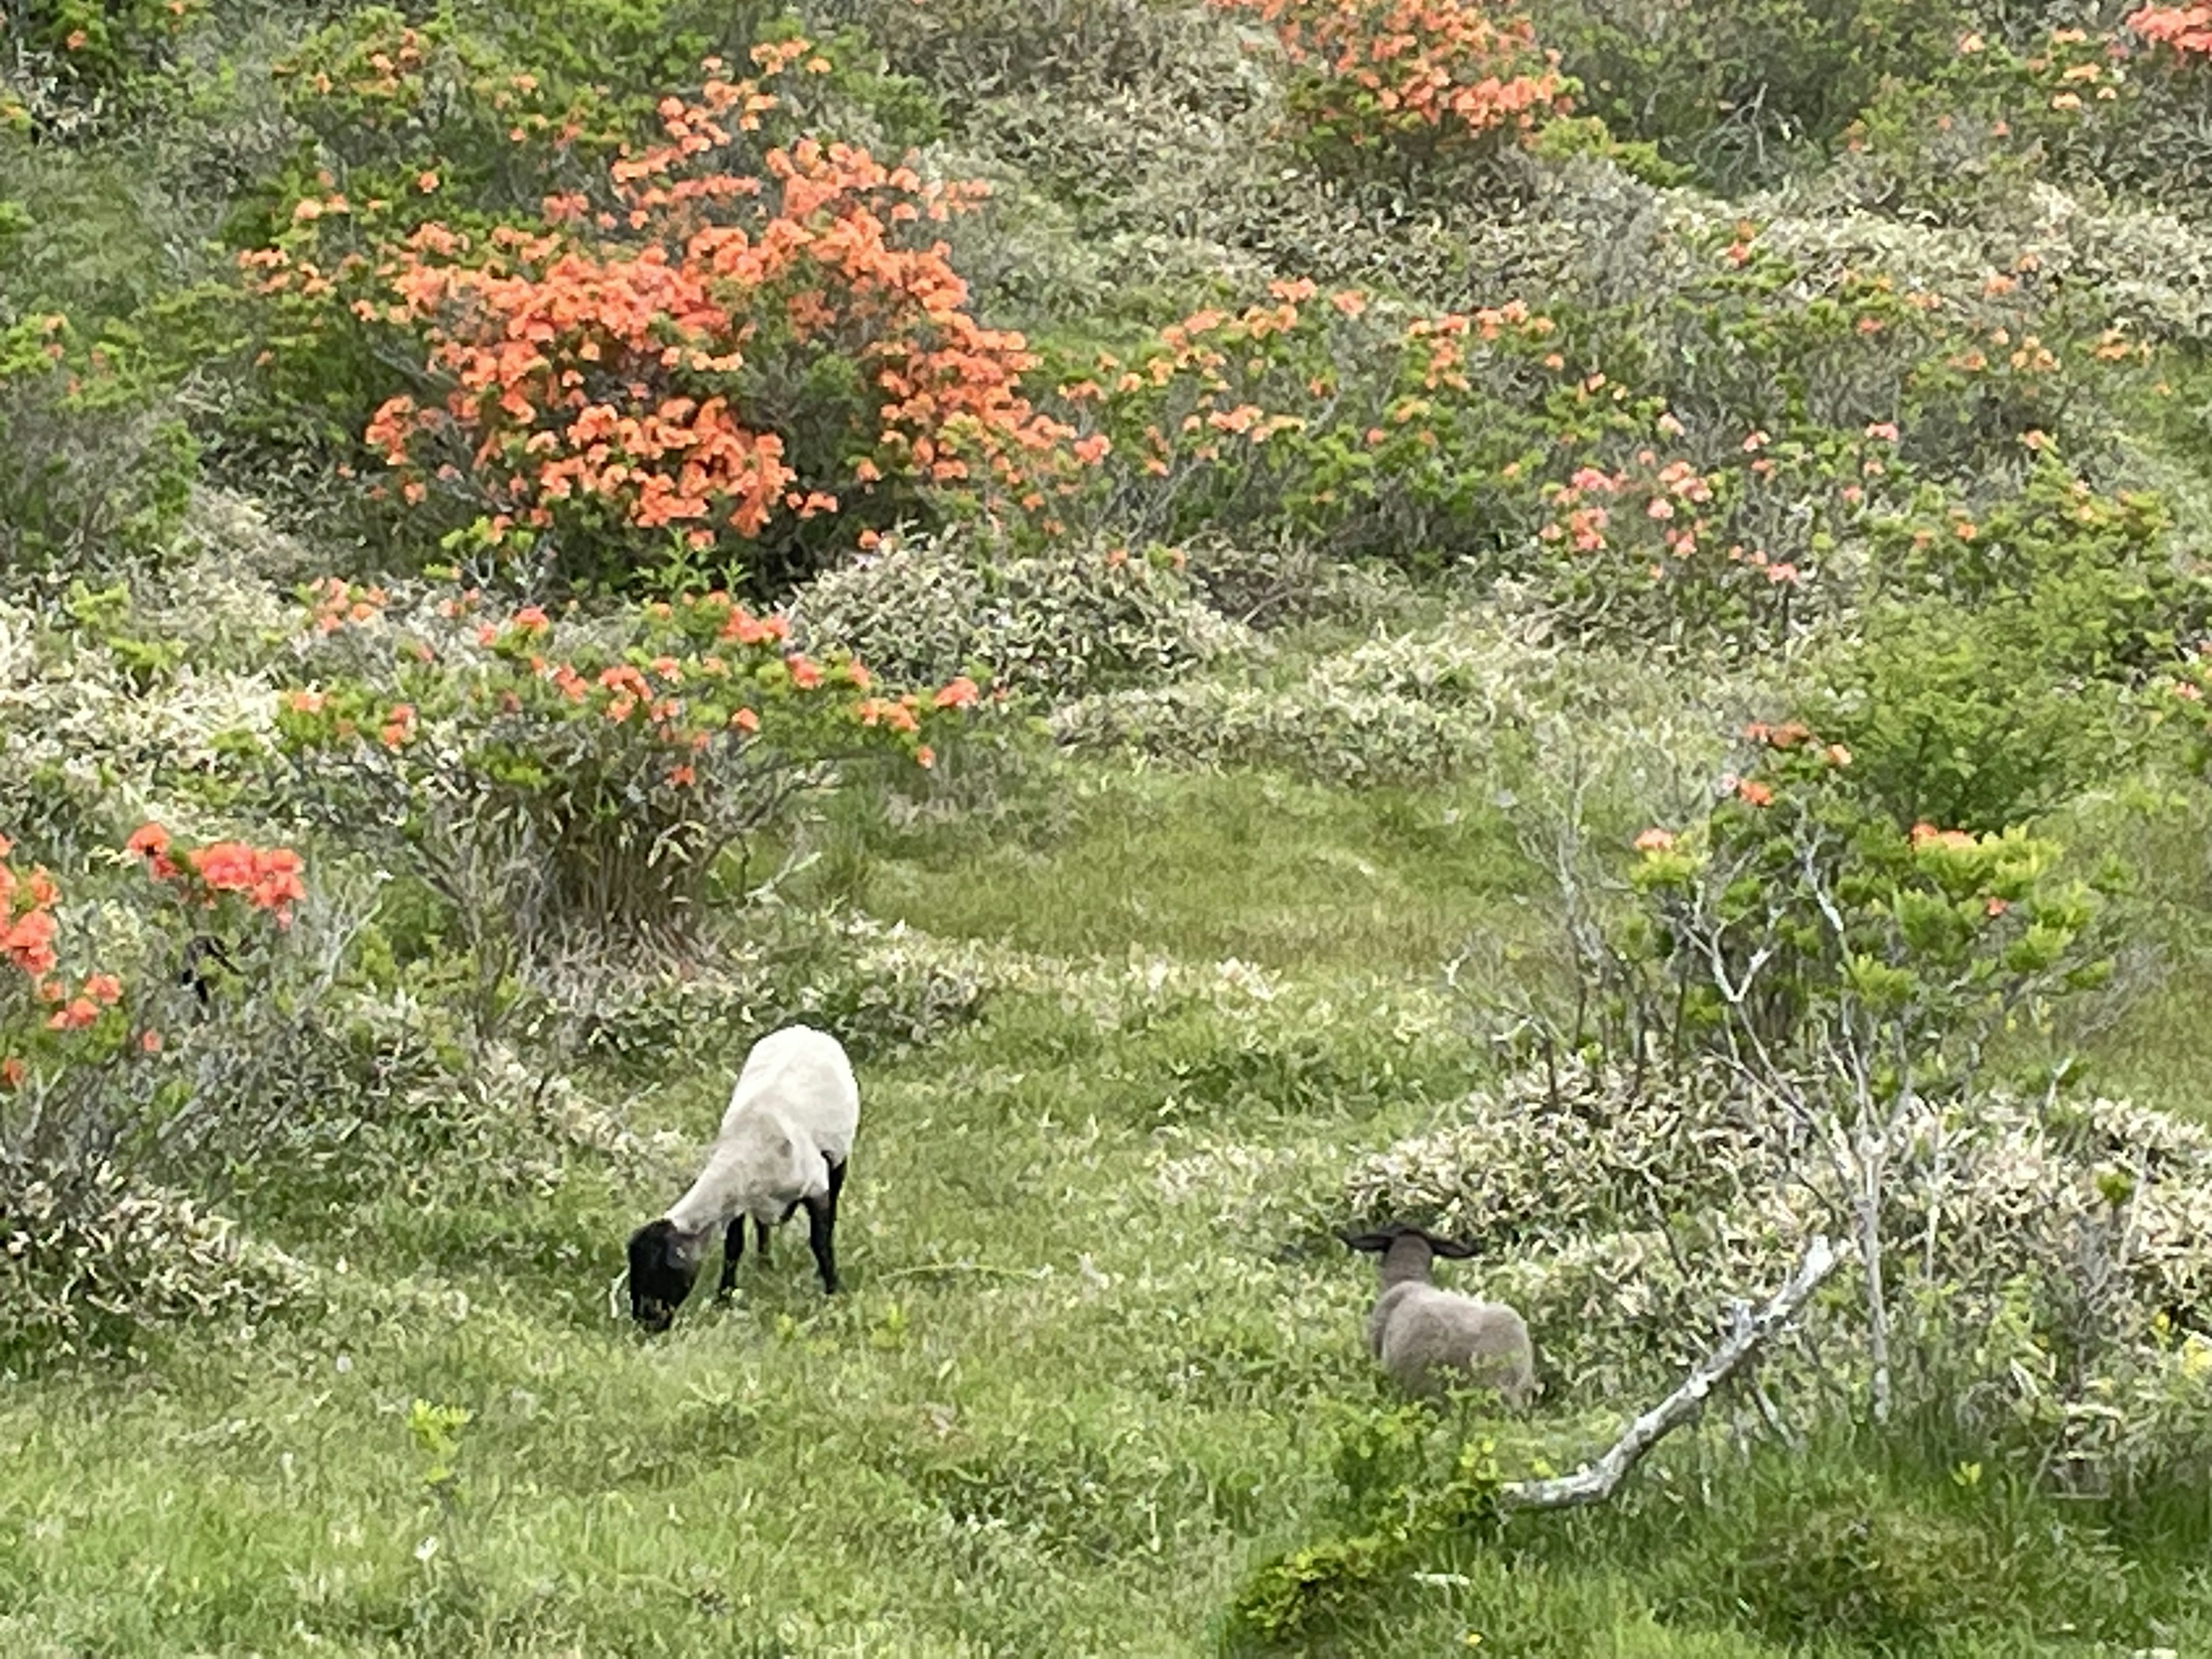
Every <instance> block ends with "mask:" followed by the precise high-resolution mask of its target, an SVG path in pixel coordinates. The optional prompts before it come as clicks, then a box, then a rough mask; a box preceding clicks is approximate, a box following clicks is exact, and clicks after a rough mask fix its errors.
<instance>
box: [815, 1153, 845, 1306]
mask: <svg viewBox="0 0 2212 1659" xmlns="http://www.w3.org/2000/svg"><path fill="white" fill-rule="evenodd" d="M844 1184H845V1166H844V1165H843V1164H831V1165H830V1166H829V1192H828V1194H826V1195H824V1196H823V1197H821V1198H810V1199H808V1200H806V1243H807V1246H808V1248H809V1249H811V1250H812V1251H813V1252H814V1265H815V1266H816V1267H818V1268H819V1269H820V1270H821V1273H822V1293H823V1295H824V1296H835V1295H836V1293H837V1252H836V1247H835V1244H834V1243H833V1239H832V1235H833V1234H834V1233H835V1232H836V1228H837V1189H838V1188H841V1187H842V1186H843V1185H844Z"/></svg>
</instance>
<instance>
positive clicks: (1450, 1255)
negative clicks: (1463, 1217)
mask: <svg viewBox="0 0 2212 1659" xmlns="http://www.w3.org/2000/svg"><path fill="white" fill-rule="evenodd" d="M1421 1237H1423V1238H1425V1239H1427V1240H1428V1241H1429V1249H1430V1250H1431V1253H1433V1254H1434V1255H1440V1256H1443V1258H1444V1259H1445V1260H1446V1261H1466V1260H1467V1259H1468V1257H1469V1256H1471V1255H1474V1245H1472V1244H1470V1243H1468V1242H1467V1241H1466V1240H1464V1239H1460V1238H1438V1237H1437V1236H1436V1235H1435V1234H1434V1233H1426V1232H1425V1233H1423V1234H1422V1235H1421Z"/></svg>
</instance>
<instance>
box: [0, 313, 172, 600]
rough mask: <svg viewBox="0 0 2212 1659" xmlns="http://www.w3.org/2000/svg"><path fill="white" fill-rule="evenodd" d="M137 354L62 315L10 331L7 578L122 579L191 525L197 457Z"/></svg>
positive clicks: (26, 321)
mask: <svg viewBox="0 0 2212 1659" xmlns="http://www.w3.org/2000/svg"><path fill="white" fill-rule="evenodd" d="M4 314H5V313H0V315H4ZM138 355H139V354H138V353H137V352H136V351H134V350H133V349H132V346H131V342H130V341H128V340H127V339H103V340H102V341H100V342H99V343H90V344H88V343H84V342H83V341H82V340H80V339H79V338H78V337H76V335H75V333H74V332H73V331H72V330H71V329H70V325H69V321H68V319H66V318H64V317H63V316H61V315H60V314H58V313H48V314H46V315H42V316H35V317H26V318H22V319H16V320H14V321H11V322H9V323H7V324H6V325H4V326H0V569H4V570H9V571H37V570H70V571H77V572H89V571H94V570H99V569H102V568H109V569H112V568H115V567H116V566H118V565H119V564H121V563H124V562H128V561H130V560H131V559H134V558H137V557H140V556H145V555H148V554H150V553H155V552H158V551H159V550H161V549H162V548H164V547H165V546H166V545H167V542H168V540H169V538H171V536H172V535H173V533H174V532H175V531H176V529H177V527H178V526H179V524H180V523H181V522H182V520H183V516H184V511H185V503H186V501H187V500H188V499H189V496H190V493H191V484H192V482H193V479H194V477H196V476H197V460H198V447H197V443H196V442H195V441H194V440H193V438H192V436H191V432H190V431H189V430H188V429H187V428H186V426H185V422H183V421H182V420H180V419H179V418H177V417H176V416H174V415H173V414H172V413H170V412H169V411H168V410H167V409H165V408H164V407H163V404H162V402H161V398H159V397H158V396H157V394H156V393H155V391H154V389H153V388H152V387H151V386H149V384H148V383H147V382H146V381H145V380H144V379H143V377H142V376H140V375H139V374H137V373H136V372H135V371H136V369H137V363H136V362H135V361H134V360H135V359H136V357H137V356H138Z"/></svg>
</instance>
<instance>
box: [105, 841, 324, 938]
mask: <svg viewBox="0 0 2212 1659" xmlns="http://www.w3.org/2000/svg"><path fill="white" fill-rule="evenodd" d="M170 846H171V841H170V836H169V832H168V831H167V829H163V828H162V827H161V825H160V824H158V823H148V824H142V825H141V826H140V827H139V828H138V829H136V830H135V831H133V832H132V834H131V839H130V840H129V841H127V842H125V843H124V850H125V852H128V853H135V854H137V855H138V856H139V857H140V858H142V859H143V860H145V861H146V867H147V870H148V872H149V873H150V874H152V876H153V877H154V878H155V880H157V881H167V882H179V883H180V884H184V885H186V886H194V887H197V888H198V889H199V890H200V892H199V896H200V898H201V900H202V902H204V903H209V904H212V903H213V902H215V901H216V896H219V895H221V894H223V893H235V894H237V895H238V896H240V897H241V898H243V899H244V900H245V901H246V902H247V903H248V904H250V905H252V907H253V908H255V909H257V910H264V911H267V912H268V913H269V914H270V915H273V916H274V917H276V925H277V926H278V927H289V925H290V924H291V921H292V907H293V906H294V905H295V904H297V903H299V902H301V901H302V900H304V899H305V898H306V897H307V888H306V886H305V884H303V883H302V882H301V869H302V866H301V860H300V855H299V854H297V853H295V852H294V851H293V850H292V849H291V848H289V847H253V846H249V845H248V844H247V843H246V842H241V841H219V842H210V844H209V845H207V846H205V847H195V848H189V849H187V850H186V851H185V854H184V864H183V865H182V866H179V864H178V863H177V861H176V860H174V859H173V858H172V857H171V856H170ZM187 871H189V872H190V876H189V878H187V876H186V872H187Z"/></svg>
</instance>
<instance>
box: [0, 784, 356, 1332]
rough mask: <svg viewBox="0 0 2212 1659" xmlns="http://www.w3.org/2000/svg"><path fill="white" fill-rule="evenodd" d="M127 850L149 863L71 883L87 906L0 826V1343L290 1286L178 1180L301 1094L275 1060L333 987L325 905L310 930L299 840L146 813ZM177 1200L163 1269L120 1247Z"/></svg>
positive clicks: (119, 1327) (116, 1326)
mask: <svg viewBox="0 0 2212 1659" xmlns="http://www.w3.org/2000/svg"><path fill="white" fill-rule="evenodd" d="M125 851H126V854H128V855H130V860H131V862H136V863H137V864H138V865H139V866H141V867H140V868H139V869H138V870H136V871H127V872H125V875H124V876H123V878H121V880H120V881H119V882H118V883H116V884H112V886H110V887H109V888H108V889H106V890H104V891H97V892H92V891H91V889H92V884H91V883H90V882H89V880H85V881H83V882H81V883H72V884H71V885H72V888H73V889H74V888H76V887H79V886H82V887H84V888H85V889H86V890H88V893H91V896H82V897H77V898H76V899H75V900H74V902H72V899H71V896H70V895H69V894H65V892H64V889H63V887H62V884H60V883H59V882H58V881H57V880H56V879H55V878H53V877H52V875H50V874H49V873H48V872H46V871H45V870H44V869H42V868H40V867H37V866H26V865H24V864H23V863H21V861H19V860H15V857H14V855H13V849H12V848H9V846H8V845H7V843H6V842H0V1243H4V1257H0V1274H4V1276H5V1279H6V1281H7V1282H8V1284H9V1286H10V1292H11V1293H10V1295H9V1297H8V1298H7V1311H6V1312H5V1314H0V1340H4V1339H15V1338H24V1337H29V1338H35V1339H36V1340H39V1341H40V1342H41V1343H42V1344H49V1345H50V1344H51V1343H52V1342H57V1341H58V1342H61V1343H63V1344H64V1345H65V1346H68V1345H76V1344H80V1343H82V1342H86V1341H94V1340H97V1341H102V1342H104V1341H106V1340H110V1339H127V1338H128V1336H129V1335H130V1334H131V1332H132V1331H134V1330H135V1329H136V1328H138V1327H139V1326H140V1325H141V1324H142V1323H143V1322H145V1321H146V1320H149V1319H158V1318H160V1317H162V1316H167V1315H169V1314H174V1313H178V1312H181V1311H186V1310H191V1309H196V1308H197V1309H208V1308H214V1307H216V1306H224V1307H228V1306H231V1305H234V1304H235V1303H236V1302H237V1300H238V1297H239V1296H240V1295H242V1294H243V1291H240V1290H239V1286H240V1285H245V1286H247V1287H251V1286H253V1285H260V1286H261V1288H262V1289H264V1290H265V1291H270V1292H271V1295H272V1297H273V1294H274V1291H275V1289H276V1288H277V1287H276V1284H275V1281H274V1280H269V1279H268V1276H267V1275H266V1274H265V1273H259V1272H258V1270H257V1269H255V1268H254V1267H253V1264H252V1262H242V1258H241V1256H240V1251H239V1249H237V1247H236V1246H235V1244H234V1243H233V1242H230V1241H228V1240H227V1238H226V1237H225V1235H224V1232H223V1230H222V1225H220V1224H219V1223H216V1222H213V1221H212V1220H211V1219H210V1218H207V1217H205V1216H204V1215H202V1214H200V1212H197V1211H196V1210H195V1209H194V1208H193V1207H192V1206H191V1204H190V1203H189V1202H187V1201H185V1199H184V1198H183V1197H182V1194H181V1193H180V1192H179V1190H176V1188H178V1186H179V1183H184V1182H193V1183H195V1184H196V1183H197V1181H198V1180H199V1179H201V1178H204V1177H211V1176H220V1175H222V1174H224V1173H226V1172H227V1171H229V1170H234V1168H235V1166H236V1165H237V1164H238V1162H239V1161H240V1160H242V1159H245V1158H248V1157H250V1155H251V1154H252V1152H253V1151H254V1150H255V1149H256V1148H257V1147H258V1146H260V1145H262V1144H263V1143H264V1141H265V1140H266V1139H268V1137H270V1135H271V1134H273V1133H276V1132H278V1131H279V1130H280V1129H281V1128H282V1127H283V1126H284V1125H286V1124H288V1123H289V1122H290V1121H292V1120H293V1119H294V1118H295V1116H296V1115H297V1114H298V1113H299V1112H300V1111H301V1110H302V1109H303V1104H302V1103H301V1101H299V1100H298V1099H296V1098H292V1097H288V1096H287V1095H286V1093H285V1091H283V1087H282V1084H281V1080H280V1079H278V1077H277V1075H276V1073H278V1072H280V1071H281V1070H282V1068H283V1065H284V1063H285V1057H286V1055H287V1054H289V1052H290V1051H291V1050H292V1049H293V1048H295V1046H296V1045H297V1044H298V1042H299V1040H300V1036H301V1032H300V1030H299V1028H298V1027H297V1026H296V1024H294V1016H295V1014H301V1013H306V1014H308V1015H309V1016H310V1017H311V1016H312V1010H313V1001H314V994H313V993H314V986H315V983H316V982H318V981H321V982H326V970H327V969H329V967H330V966H331V963H330V962H329V961H328V960H327V959H326V958H325V959H324V960H322V961H321V962H320V963H318V957H319V955H322V954H323V953H325V946H326V945H327V943H328V941H327V939H325V937H324V934H323V929H322V927H321V921H322V918H320V917H319V916H318V917H316V918H315V925H314V926H312V927H305V928H299V927H295V926H294V921H295V916H296V915H298V914H300V913H299V912H298V911H297V909H296V908H295V907H298V906H300V905H301V904H302V903H303V902H305V900H306V897H307V894H306V890H305V887H304V884H303V882H302V870H301V860H300V859H299V857H298V855H297V854H295V853H293V852H292V851H291V850H290V849H289V848H281V847H279V848H265V847H257V846H254V845H252V844H249V843H246V842H213V843H209V844H204V845H199V846H186V845H184V844H183V843H181V842H176V841H175V840H173V838H172V837H171V836H169V834H168V832H167V830H165V829H163V828H162V827H161V825H159V824H151V823H149V824H147V825H145V826H144V827H143V828H142V829H140V830H139V831H138V832H137V834H135V835H134V836H131V841H130V843H129V845H128V847H127V848H126V849H125ZM302 934H305V935H307V938H306V939H304V940H303V939H301V935H302ZM188 940H189V941H191V942H190V943H189V944H188V943H187V941H188ZM303 945H304V948H303ZM180 963H181V964H182V968H183V971H182V972H181V973H180V971H179V966H180ZM288 980H289V981H290V982H289V984H288V983H287V981H288ZM163 1217H167V1218H169V1219H170V1220H172V1221H173V1222H174V1223H175V1224H176V1225H178V1227H179V1230H180V1231H179V1239H180V1240H181V1242H182V1244H183V1249H182V1252H181V1254H174V1255H173V1254H172V1253H171V1252H170V1251H169V1250H168V1249H167V1248H166V1247H163V1248H157V1249H154V1250H153V1252H152V1257H153V1259H154V1261H155V1263H156V1264H157V1265H155V1266H153V1267H150V1268H149V1265H148V1262H147V1261H133V1260H132V1259H131V1258H130V1257H129V1256H128V1255H125V1254H123V1253H122V1252H121V1251H120V1249H119V1246H118V1242H117V1241H118V1238H119V1237H140V1236H142V1235H143V1231H144V1226H145V1225H151V1224H152V1222H153V1221H155V1220H156V1219H158V1218H163ZM264 1265H266V1264H264ZM280 1277H281V1275H280ZM264 1281H267V1282H264ZM234 1292H235V1294H234ZM264 1305H265V1304H264Z"/></svg>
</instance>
